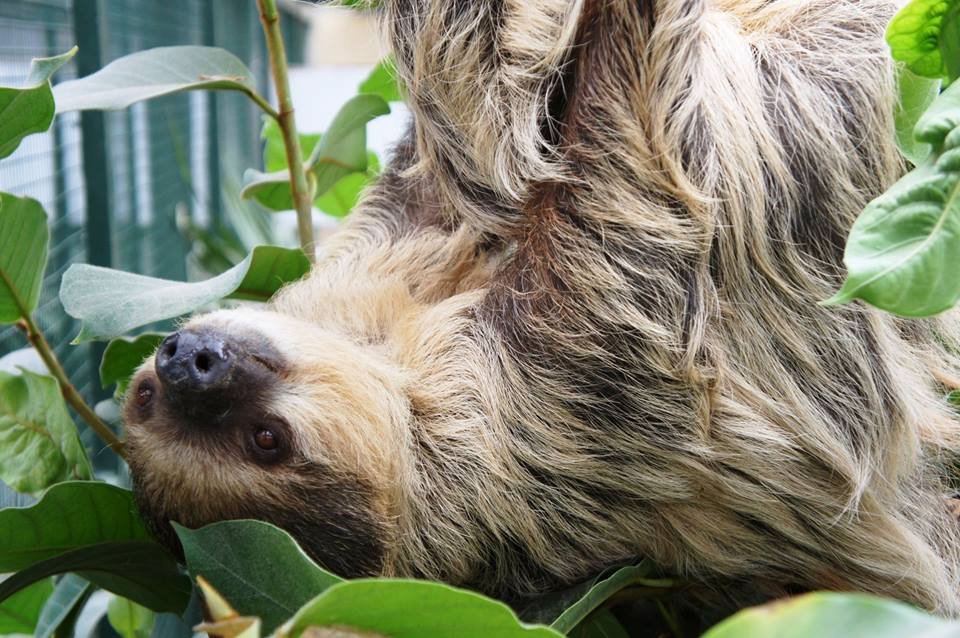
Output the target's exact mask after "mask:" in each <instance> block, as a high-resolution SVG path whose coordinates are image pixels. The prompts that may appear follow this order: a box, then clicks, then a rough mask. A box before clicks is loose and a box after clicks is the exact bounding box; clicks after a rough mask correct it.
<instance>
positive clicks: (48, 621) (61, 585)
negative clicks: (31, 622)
mask: <svg viewBox="0 0 960 638" xmlns="http://www.w3.org/2000/svg"><path fill="white" fill-rule="evenodd" d="M92 590H93V588H92V587H91V585H90V583H89V582H88V581H87V580H85V579H83V578H81V577H80V576H77V575H76V574H67V575H65V576H64V577H63V578H61V579H60V580H59V581H58V582H57V586H56V587H54V589H53V594H52V595H51V596H50V597H49V598H48V599H47V602H46V603H45V604H44V606H43V610H42V611H41V612H40V619H39V620H38V621H37V628H36V630H35V631H34V632H33V638H50V637H51V636H53V635H54V633H56V632H59V635H63V636H69V635H71V634H72V632H70V631H64V630H65V629H66V628H67V626H68V625H70V624H71V621H72V620H76V616H77V614H78V613H79V609H80V607H81V606H82V605H83V603H84V602H85V601H86V600H87V598H88V597H89V596H90V593H91V592H92ZM18 595H19V594H18ZM14 597H16V596H14Z"/></svg>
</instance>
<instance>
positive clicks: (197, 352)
mask: <svg viewBox="0 0 960 638" xmlns="http://www.w3.org/2000/svg"><path fill="white" fill-rule="evenodd" d="M235 365H236V357H235V356H234V354H233V349H232V348H231V347H230V345H229V343H228V340H227V338H226V337H224V336H222V335H219V334H217V333H215V332H210V331H202V332H194V331H186V330H181V331H180V332H175V333H173V334H172V335H170V336H169V337H167V338H166V339H164V340H163V342H162V343H161V344H160V348H159V349H158V350H157V356H156V363H155V369H156V373H157V377H158V378H159V379H160V383H161V384H163V387H164V390H165V391H166V392H167V393H168V394H169V395H185V394H189V395H194V394H203V393H207V392H210V391H214V390H219V389H222V388H224V387H226V386H227V385H228V384H229V383H230V379H231V377H232V376H233V370H234V367H235Z"/></svg>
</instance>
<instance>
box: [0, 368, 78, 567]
mask: <svg viewBox="0 0 960 638" xmlns="http://www.w3.org/2000/svg"><path fill="white" fill-rule="evenodd" d="M90 478H93V470H92V469H91V467H90V460H89V459H88V458H87V453H86V450H84V449H83V445H82V444H81V443H80V438H79V436H78V435H77V429H76V426H75V425H74V423H73V420H72V419H71V418H70V414H69V413H68V412H67V406H66V404H65V403H64V401H63V395H62V394H61V393H60V386H59V385H58V384H57V381H56V379H54V378H53V377H48V376H43V375H39V374H34V373H32V372H29V371H27V370H23V371H22V372H21V374H19V375H12V374H8V373H6V372H0V479H2V480H3V481H4V482H5V483H7V484H8V485H10V486H11V487H13V488H14V489H16V490H18V491H20V492H28V493H32V492H39V491H41V490H43V489H46V488H47V487H49V486H50V485H53V484H54V483H58V482H60V481H65V480H68V479H90ZM0 551H2V550H0Z"/></svg>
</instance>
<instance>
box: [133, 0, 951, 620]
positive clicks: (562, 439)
mask: <svg viewBox="0 0 960 638" xmlns="http://www.w3.org/2000/svg"><path fill="white" fill-rule="evenodd" d="M893 4H894V3H893V2H891V1H888V0H502V1H498V0H473V1H471V2H455V1H453V0H387V1H386V2H385V5H386V14H387V16H386V19H387V26H388V29H389V33H390V36H391V39H392V42H393V46H394V49H395V54H396V61H397V67H398V69H399V72H400V74H401V76H402V77H403V79H404V80H405V81H406V84H407V86H408V90H409V103H410V106H411V109H412V111H413V114H414V119H413V126H412V130H411V133H410V136H409V138H408V140H407V141H406V142H404V143H403V144H401V146H400V148H398V150H397V153H396V157H395V158H394V160H393V161H392V163H391V165H390V166H389V168H388V169H387V171H386V173H385V174H384V176H383V177H382V178H381V179H380V181H379V183H378V184H377V185H376V187H374V188H373V189H372V191H371V192H370V193H368V194H367V196H366V197H365V198H364V200H363V202H362V204H361V205H360V208H359V210H358V211H357V212H355V213H354V215H353V216H352V218H351V220H350V222H349V223H348V224H347V225H346V227H345V228H343V229H342V230H341V231H340V232H339V233H338V234H337V235H336V236H334V237H333V238H332V239H331V240H330V241H329V243H328V244H327V245H325V246H324V247H323V248H322V254H321V259H320V261H319V264H318V265H317V267H316V268H315V270H314V272H313V273H312V275H311V276H310V277H309V278H308V279H307V280H305V281H303V282H301V283H298V284H296V285H293V286H291V287H289V288H288V289H286V290H285V291H284V292H283V293H282V294H281V295H280V296H279V298H278V299H277V300H276V301H275V302H274V303H273V304H272V307H271V308H270V313H262V312H252V311H248V310H242V309H241V310H233V311H226V312H223V313H218V314H215V315H213V316H210V317H199V318H196V319H194V320H193V321H192V322H191V323H190V324H189V325H188V328H189V327H191V326H194V327H196V326H203V325H215V326H216V325H221V326H223V325H233V326H239V327H240V328H237V329H250V330H260V331H262V332H264V333H265V334H267V335H269V336H270V338H271V339H272V340H274V341H275V344H274V345H275V346H276V347H277V348H278V349H279V350H280V351H281V352H283V353H284V356H285V357H286V359H287V361H288V363H289V364H290V370H289V371H288V372H286V373H285V374H284V375H283V379H282V380H281V382H280V384H279V387H278V389H277V391H276V392H274V393H272V394H271V395H270V398H269V399H266V400H267V401H268V403H269V404H270V407H269V409H270V410H271V412H273V413H275V414H277V415H280V416H282V417H284V418H286V419H287V420H288V421H289V422H290V424H291V426H292V428H293V430H294V431H295V432H296V437H297V445H298V446H299V447H300V448H301V449H303V450H305V452H304V454H305V456H307V457H308V458H311V459H314V460H317V459H322V462H323V464H324V466H325V467H326V468H327V471H330V472H333V473H334V474H335V475H336V476H343V477H349V479H350V481H352V482H353V483H357V484H362V485H364V486H366V487H365V489H367V490H369V493H370V494H373V496H372V497H370V499H369V511H370V512H372V513H373V514H372V515H375V517H376V518H377V520H378V526H377V528H376V531H375V532H372V533H374V534H375V535H376V536H377V538H378V540H379V541H380V542H382V546H383V548H384V550H383V555H382V559H381V563H380V565H379V568H378V569H376V571H378V572H379V573H383V574H388V575H399V574H410V575H416V576H423V577H428V578H437V579H442V580H446V581H450V582H454V583H459V584H464V585H469V586H473V587H477V588H479V589H481V590H483V591H486V592H489V593H492V594H494V595H501V596H511V595H518V594H524V593H530V592H536V591H543V590H546V589H552V588H556V587H559V586H562V585H565V584H569V583H572V582H575V581H578V580H580V579H583V578H585V577H587V576H589V575H591V574H594V573H595V572H597V571H599V570H601V569H603V568H604V567H606V566H609V565H613V564H616V563H620V562H622V561H627V560H631V559H633V558H635V557H637V556H647V557H650V558H652V559H653V560H654V561H656V563H657V564H658V565H660V566H661V567H662V568H663V569H664V570H666V571H668V572H671V573H674V574H677V575H680V576H684V577H689V578H691V579H693V580H695V581H699V582H703V583H706V584H707V585H708V586H715V587H716V588H717V589H725V590H727V591H730V590H731V589H733V590H735V591H736V592H738V593H737V594H736V595H738V596H742V597H743V598H748V597H750V596H755V595H760V596H773V595H777V594H780V593H782V592H783V591H787V590H793V589H796V588H801V589H806V588H832V589H853V590H861V591H868V592H875V593H878V594H883V595H887V596H893V597H897V598H900V599H903V600H906V601H909V602H912V603H916V604H918V605H921V606H923V607H926V608H929V609H932V610H936V611H938V612H941V613H944V614H957V613H960V589H958V583H960V554H958V548H960V537H958V529H957V526H956V524H955V523H954V521H953V520H952V519H951V518H950V516H949V514H948V508H947V504H946V501H945V498H946V496H947V495H948V494H949V493H950V486H949V485H948V481H947V478H946V476H947V473H946V470H945V465H946V464H947V462H948V461H950V460H951V459H952V455H953V452H954V450H955V449H956V448H957V445H958V425H960V424H958V422H957V420H956V419H955V417H954V415H953V413H952V412H951V410H950V409H949V408H948V406H947V405H946V403H945V401H944V400H943V398H942V396H943V388H942V387H940V386H939V385H938V382H937V380H936V379H937V378H940V379H944V378H949V377H953V378H955V377H956V376H957V361H956V360H955V359H954V358H953V357H952V356H951V355H950V354H949V353H948V351H947V349H946V346H945V345H944V344H943V339H942V338H940V337H938V336H937V335H945V334H956V333H957V332H956V331H957V329H958V328H957V326H956V325H955V322H954V317H953V316H950V317H947V318H944V319H941V320H938V321H911V322H906V321H900V320H897V319H894V318H892V317H890V316H888V315H885V314H883V313H881V312H878V311H874V310H872V309H869V308H867V307H864V306H862V305H850V306H845V307H842V308H823V307H820V306H818V305H817V302H818V301H819V300H821V299H825V298H827V297H829V296H830V295H831V294H832V292H833V291H835V290H836V289H837V287H838V286H839V285H840V283H841V281H842V275H843V269H842V262H841V259H842V250H843V245H844V241H845V237H846V235H847V232H848V230H849V228H850V226H851V224H852V222H853V220H854V218H855V216H856V215H857V213H858V212H859V211H860V210H861V209H862V208H863V207H864V205H865V204H866V203H867V202H868V201H870V200H871V199H872V198H874V197H876V196H877V195H879V194H880V193H881V192H882V191H883V190H884V189H885V188H887V187H888V186H889V185H890V184H891V183H892V182H893V181H894V180H895V179H896V178H897V177H898V176H899V175H900V174H901V172H902V171H903V168H904V167H903V161H902V158H901V157H900V155H899V153H898V152H897V150H896V148H895V146H894V141H893V140H894V135H893V123H892V119H893V118H892V113H893V107H894V103H893V100H894V91H893V80H892V75H893V69H892V65H891V62H890V61H889V59H888V54H887V51H886V48H885V45H884V43H883V39H882V34H883V30H884V27H885V25H886V23H887V22H888V20H889V18H890V17H891V15H892V13H893V11H894V9H895V7H894V6H893ZM150 365H151V364H149V363H148V364H147V367H146V368H145V372H142V373H141V375H148V374H149V367H150ZM134 387H135V386H134ZM144 420H145V419H144V418H140V417H138V416H137V415H136V414H133V415H131V414H130V413H129V412H128V424H129V425H130V438H131V455H132V457H133V458H134V459H135V460H134V466H135V468H134V469H135V476H136V478H137V482H138V490H139V491H140V492H141V493H148V494H149V496H145V497H143V498H142V499H141V500H142V502H147V503H148V507H149V503H150V502H153V503H157V502H163V503H165V504H166V505H165V508H166V509H164V512H165V514H166V515H167V516H173V517H175V516H177V515H178V514H179V515H180V518H187V519H189V518H190V516H189V514H187V513H185V512H184V511H183V509H184V508H183V506H182V505H181V506H179V510H180V511H179V512H178V506H177V503H179V502H180V501H181V500H182V499H183V498H184V493H185V491H188V490H189V492H190V493H191V494H193V495H194V498H193V500H192V501H191V502H192V503H194V504H197V503H203V502H204V499H205V498H206V497H205V494H204V486H203V481H202V479H201V478H200V477H198V478H195V479H193V480H190V479H187V482H188V483H189V486H188V488H185V487H184V485H183V484H182V482H183V481H182V479H183V477H184V475H185V471H184V467H185V466H184V465H183V464H184V463H185V461H183V460H182V459H181V458H180V457H181V456H182V455H179V454H171V453H169V452H166V453H165V452H164V445H165V443H164V441H163V440H161V439H160V438H158V437H156V436H152V435H151V434H150V430H149V428H146V427H141V426H142V425H143V423H142V422H143V421H144ZM194 453H196V454H200V452H196V450H195V451H194ZM178 464H179V465H178ZM200 465H202V463H200ZM176 468H179V470H177V469H176ZM251 468H252V469H251ZM204 471H206V470H204ZM284 471H285V470H276V469H263V468H256V467H255V466H251V467H249V468H246V469H244V470H243V473H247V474H251V475H256V476H258V477H259V478H258V479H256V480H254V481H252V483H253V484H255V485H256V484H266V485H268V486H269V485H271V484H273V485H274V486H275V487H276V486H281V485H283V483H282V482H281V479H280V478H275V477H279V476H280V475H282V474H283V472H284ZM241 474H242V473H241ZM173 476H180V477H181V480H180V482H179V483H178V481H177V480H175V479H173V478H171V477H173ZM238 476H239V474H238ZM217 480H218V482H217V485H218V489H219V492H218V494H219V495H218V499H219V501H218V502H221V503H223V502H229V501H230V499H233V500H235V501H238V502H240V501H244V502H249V499H250V498H251V494H252V492H251V490H252V489H254V488H252V487H250V483H251V481H250V480H249V477H248V479H247V480H244V481H242V482H241V481H239V480H234V478H233V477H231V476H230V475H228V474H226V473H225V472H224V471H222V470H220V471H218V474H217ZM256 489H258V490H259V489H260V487H257V488H256ZM273 491H274V492H275V493H276V492H282V489H279V488H278V489H274V490H273ZM225 494H228V496H224V495H225ZM256 498H263V493H262V492H260V491H258V492H256ZM271 498H275V499H276V498H280V499H282V498H284V497H283V496H276V494H275V495H274V496H272V497H271ZM365 502H366V501H365ZM318 506H319V505H318ZM350 506H351V504H349V503H339V504H338V503H333V504H332V505H331V504H330V503H324V504H323V508H324V509H325V510H326V511H329V509H330V508H331V507H332V508H333V509H334V510H336V508H337V507H343V508H349V507H350ZM238 511H240V508H239V507H234V508H233V509H231V506H230V505H229V504H228V505H218V507H216V508H213V509H211V510H210V511H209V512H208V513H206V514H204V515H197V516H194V517H193V520H192V521H189V522H193V523H197V524H199V523H201V522H204V521H205V520H207V519H211V520H212V519H214V518H217V517H226V516H228V515H230V514H231V513H236V512H238ZM244 511H245V510H244ZM268 518H269V517H268ZM303 533H305V534H307V535H309V530H307V531H305V532H303ZM321 554H322V552H321ZM730 583H737V586H736V587H733V588H731V587H729V585H730Z"/></svg>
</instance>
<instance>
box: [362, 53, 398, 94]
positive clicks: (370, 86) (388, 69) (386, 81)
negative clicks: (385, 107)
mask: <svg viewBox="0 0 960 638" xmlns="http://www.w3.org/2000/svg"><path fill="white" fill-rule="evenodd" d="M359 91H360V93H370V94H373V95H379V96H380V97H381V98H383V100H384V101H385V102H401V101H403V96H402V95H401V92H400V79H399V78H398V77H397V69H396V67H394V64H393V58H392V57H390V56H387V57H385V58H383V59H382V60H380V62H378V63H377V66H375V67H373V71H371V72H370V75H368V76H367V78H366V79H365V80H364V81H363V82H361V83H360V88H359Z"/></svg>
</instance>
